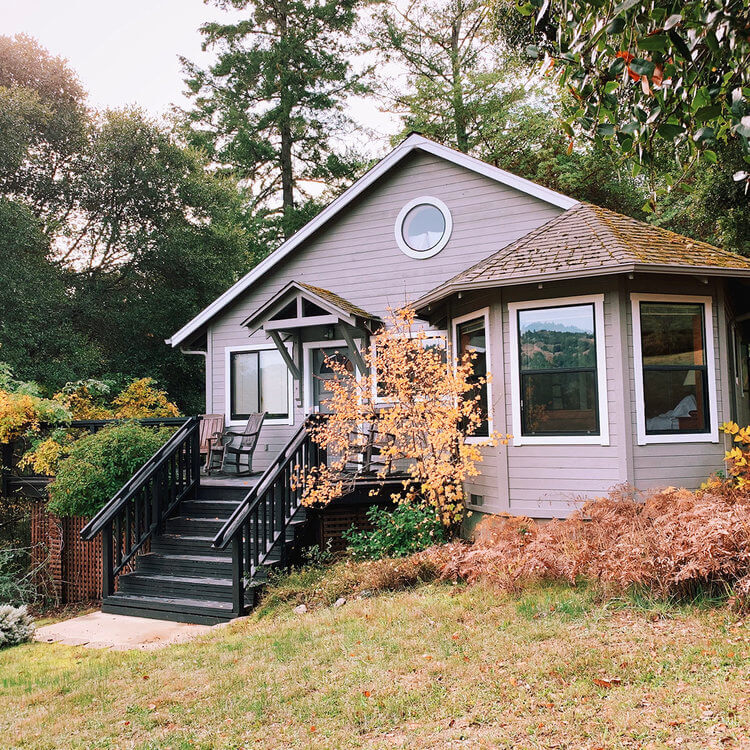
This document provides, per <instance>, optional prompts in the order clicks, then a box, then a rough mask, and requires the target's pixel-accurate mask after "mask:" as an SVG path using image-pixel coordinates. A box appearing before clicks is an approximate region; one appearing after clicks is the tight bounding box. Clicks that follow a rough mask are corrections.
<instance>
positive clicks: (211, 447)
mask: <svg viewBox="0 0 750 750" xmlns="http://www.w3.org/2000/svg"><path fill="white" fill-rule="evenodd" d="M222 432H224V415H223V414H203V415H202V417H201V428H200V444H201V447H200V452H201V457H202V458H203V467H204V469H205V470H206V474H210V473H211V468H212V466H211V464H212V463H213V460H214V453H215V449H216V446H217V445H219V444H220V441H219V436H220V435H221V433H222Z"/></svg>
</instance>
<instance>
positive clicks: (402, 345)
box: [300, 309, 510, 526]
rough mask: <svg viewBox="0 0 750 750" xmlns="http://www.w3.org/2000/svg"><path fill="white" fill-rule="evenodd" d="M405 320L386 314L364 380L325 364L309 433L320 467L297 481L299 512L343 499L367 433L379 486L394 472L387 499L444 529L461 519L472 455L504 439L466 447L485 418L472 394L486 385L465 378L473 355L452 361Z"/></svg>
mask: <svg viewBox="0 0 750 750" xmlns="http://www.w3.org/2000/svg"><path fill="white" fill-rule="evenodd" d="M414 319H415V315H414V311H413V310H409V309H404V310H399V311H397V312H395V313H391V314H390V316H389V317H388V320H387V321H386V325H385V327H384V328H383V329H381V330H380V331H379V332H378V333H376V334H375V335H374V336H373V337H372V342H371V345H370V347H369V348H368V349H367V350H366V351H365V352H364V353H363V356H364V359H365V364H366V365H367V369H368V370H369V372H368V373H367V374H364V375H360V376H357V374H356V373H355V372H353V371H352V368H351V364H350V363H349V362H348V360H346V359H345V358H343V357H337V356H335V355H334V356H331V357H329V358H328V360H327V364H328V366H329V367H330V368H331V370H332V371H333V373H334V377H333V380H331V381H328V382H327V384H326V385H327V387H328V389H329V391H330V394H331V395H330V398H329V399H328V400H327V401H326V403H325V404H324V406H325V408H326V410H327V411H328V412H330V414H328V415H326V417H325V418H323V419H320V420H318V421H316V422H315V423H314V424H313V426H312V427H311V432H312V439H313V440H314V441H315V442H316V443H318V445H320V446H321V447H322V448H324V449H325V450H326V451H327V454H328V463H327V465H320V466H316V467H313V469H312V470H310V471H309V472H308V474H307V476H306V477H304V478H300V481H301V482H302V483H303V484H304V486H305V492H304V498H303V502H304V503H305V504H308V505H312V504H323V505H325V504H327V503H329V502H330V501H331V500H332V499H334V498H335V497H338V496H340V495H342V494H343V493H344V492H345V491H346V488H347V486H348V485H349V484H350V483H351V481H352V478H353V475H352V469H351V467H352V464H353V462H352V457H353V454H354V453H357V452H358V448H360V447H362V446H363V445H364V443H365V442H366V441H367V440H368V435H370V434H371V433H372V431H373V430H375V431H376V433H375V434H376V435H377V438H376V440H377V445H378V449H379V454H380V468H379V470H378V472H377V475H378V476H379V477H380V478H384V477H385V475H386V473H387V471H388V468H389V467H395V468H398V469H399V470H400V471H401V472H403V473H404V481H403V487H402V491H401V492H397V493H394V494H393V495H392V497H393V500H394V501H395V502H410V503H421V504H424V505H426V506H427V507H431V508H434V510H435V511H436V513H437V515H438V516H439V518H440V519H441V521H442V522H443V524H444V525H445V526H454V525H455V524H457V523H458V522H460V520H461V518H462V516H463V512H464V507H465V498H464V490H463V483H464V482H465V481H466V480H468V479H470V478H471V477H474V476H476V475H477V474H478V473H479V470H478V468H477V464H478V463H479V462H480V461H481V460H482V451H481V449H482V447H483V446H489V445H497V444H498V443H499V442H501V443H503V444H507V442H508V438H509V437H510V436H509V435H503V436H500V435H497V434H492V435H489V436H488V437H486V438H483V439H477V440H472V441H471V442H467V440H466V438H467V437H469V436H473V435H475V433H476V432H477V430H478V429H479V427H480V426H481V425H482V424H483V423H484V422H485V419H486V415H485V414H483V413H482V410H481V407H480V401H481V399H480V393H479V389H480V388H481V387H482V386H483V385H484V384H485V383H486V379H483V378H482V379H476V378H472V362H473V359H474V357H475V356H476V355H473V354H472V353H468V354H467V355H465V356H464V357H462V358H461V359H460V361H454V358H453V357H452V355H451V351H450V347H449V345H448V343H447V342H446V344H445V347H440V346H434V345H431V344H434V339H433V338H432V337H428V334H427V333H425V332H424V331H421V330H415V326H414ZM487 378H489V375H488V376H487ZM354 472H355V473H356V467H355V469H354Z"/></svg>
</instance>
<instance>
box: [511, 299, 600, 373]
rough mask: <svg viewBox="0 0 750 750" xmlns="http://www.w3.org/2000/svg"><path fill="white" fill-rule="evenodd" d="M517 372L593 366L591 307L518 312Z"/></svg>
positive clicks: (592, 318) (592, 311)
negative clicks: (518, 367)
mask: <svg viewBox="0 0 750 750" xmlns="http://www.w3.org/2000/svg"><path fill="white" fill-rule="evenodd" d="M518 328H519V332H520V336H521V369H522V370H550V369H555V368H558V367H566V368H573V369H575V368H580V367H596V338H595V336H594V306H593V305H572V306H569V307H545V308H540V309H538V310H520V311H519V312H518Z"/></svg>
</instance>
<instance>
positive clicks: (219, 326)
mask: <svg viewBox="0 0 750 750" xmlns="http://www.w3.org/2000/svg"><path fill="white" fill-rule="evenodd" d="M422 195H430V196H433V197H436V198H439V199H440V200H442V201H444V202H445V203H446V204H447V205H448V207H449V209H450V211H451V214H452V217H453V232H452V235H451V239H450V241H449V242H448V244H447V246H446V247H445V248H444V249H443V250H442V251H441V252H440V253H438V254H437V255H435V256H434V257H432V258H429V259H425V260H416V259H412V258H408V257H406V256H405V255H404V254H403V253H402V252H401V251H400V250H399V249H398V246H397V245H396V241H395V238H394V224H395V221H396V217H397V216H398V213H399V211H400V210H401V208H402V207H403V206H404V204H405V203H407V202H408V201H410V200H412V199H413V198H417V197H419V196H422ZM559 213H560V209H559V208H557V207H555V206H551V205H549V204H547V203H545V202H543V201H541V200H539V199H536V198H533V197H531V196H528V195H526V194H524V193H521V192H519V191H517V190H515V189H513V188H509V187H506V186H504V185H501V184H499V183H497V182H494V181H493V180H490V179H489V178H487V177H484V176H482V175H479V174H476V173H474V172H471V171H469V170H466V169H464V168H462V167H459V166H457V165H455V164H452V163H449V162H446V161H443V160H441V159H439V158H437V157H434V156H432V155H428V154H424V153H420V154H417V155H415V156H413V157H411V158H410V159H409V160H408V161H405V162H404V163H402V165H400V166H399V167H398V168H396V169H395V170H394V171H393V172H392V173H391V174H389V175H387V176H385V177H384V178H383V179H381V180H380V181H379V182H378V183H377V184H376V185H375V186H373V188H372V189H371V190H370V191H368V193H366V194H365V195H364V196H362V197H361V198H360V199H359V200H358V201H357V202H355V203H354V204H352V205H351V206H350V207H349V208H348V209H347V211H345V212H344V213H343V215H341V216H339V217H338V218H337V219H335V220H333V221H332V222H330V223H329V224H328V225H326V227H325V228H324V229H322V230H321V231H320V232H319V233H318V234H317V235H316V236H314V237H312V238H311V239H310V240H308V242H307V243H306V244H305V245H304V246H302V247H300V248H298V249H297V250H296V251H295V252H294V253H293V254H292V256H291V257H290V258H289V259H287V260H286V261H284V262H282V263H281V264H280V265H279V266H277V267H276V268H275V269H273V270H272V271H271V272H269V274H268V275H267V276H266V277H264V278H263V279H262V280H261V281H260V282H259V283H258V284H256V285H255V286H254V287H252V288H251V289H249V290H248V291H247V293H245V294H244V295H243V296H242V298H241V299H240V300H238V301H237V302H236V303H235V304H234V305H233V306H232V307H230V308H229V309H227V310H225V311H224V312H223V313H222V314H221V315H220V316H218V317H217V318H216V319H215V320H214V321H213V322H212V324H211V326H210V330H209V336H208V347H209V358H210V360H211V365H210V367H208V368H207V371H208V372H209V373H210V375H211V380H210V382H209V384H208V386H209V388H208V391H209V393H208V394H207V395H208V399H207V405H208V406H207V408H208V410H209V411H216V412H224V411H225V385H224V383H225V354H224V353H225V348H226V347H230V346H238V345H242V344H245V343H249V342H252V343H265V342H266V339H265V336H264V335H263V334H262V333H261V334H255V335H254V336H253V337H252V339H248V337H247V331H246V329H244V328H243V327H242V325H241V323H242V321H243V320H244V319H245V318H246V317H247V316H248V315H249V314H250V313H252V312H253V311H254V310H256V309H257V308H258V307H260V305H262V304H263V303H264V302H266V301H267V300H268V299H270V298H271V297H272V296H273V295H274V294H275V293H276V292H277V291H278V290H279V289H281V288H282V287H283V286H284V285H285V284H286V283H287V282H289V281H290V280H296V281H306V282H308V283H311V284H314V285H316V286H320V287H324V288H326V289H329V290H330V291H332V292H335V293H336V294H338V295H340V296H342V297H343V298H344V299H347V300H349V301H350V302H353V303H354V304H356V305H359V306H360V307H362V308H364V309H365V310H367V311H368V312H370V313H374V314H376V315H381V316H382V315H384V314H385V313H386V312H387V309H388V308H389V307H394V308H395V307H399V306H402V305H403V304H404V303H405V302H407V301H411V300H414V299H416V298H418V297H419V296H420V295H422V294H424V293H426V292H428V291H429V290H431V289H433V288H434V287H435V286H437V285H438V284H440V283H442V282H443V281H445V280H447V279H449V278H451V277H452V276H454V275H456V274H457V273H458V272H459V271H462V270H464V269H466V268H467V267H469V266H470V265H472V264H473V263H475V262H476V261H478V260H480V259H481V258H484V257H486V256H488V255H490V254H491V253H493V252H495V251H497V250H498V249H500V248H502V247H504V246H505V245H506V244H508V243H509V242H512V241H514V240H516V239H518V238H519V237H521V236H523V235H524V234H526V233H528V232H529V231H531V230H532V229H534V228H535V227H537V226H540V225H541V224H543V223H544V222H546V221H548V220H549V219H551V218H552V217H554V216H556V215H557V214H559ZM295 357H299V352H295ZM295 389H296V396H297V398H296V399H295V402H296V414H295V423H296V424H299V420H300V418H301V414H302V407H301V404H302V393H301V392H300V390H299V385H298V384H296V385H295ZM294 429H295V428H294V426H287V425H279V426H276V425H273V426H267V427H265V428H264V430H263V433H262V435H261V439H260V441H259V447H258V452H257V453H256V465H257V466H258V468H262V467H263V466H264V465H265V464H266V463H267V462H268V460H270V459H271V458H272V457H273V455H274V454H275V452H276V451H278V450H279V449H280V448H281V447H283V445H284V444H285V442H286V441H287V440H288V438H289V437H290V435H291V434H292V432H293V430H294ZM494 490H495V493H496V492H497V487H496V486H495V488H494Z"/></svg>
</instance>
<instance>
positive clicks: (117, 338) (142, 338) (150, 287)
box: [63, 110, 252, 412]
mask: <svg viewBox="0 0 750 750" xmlns="http://www.w3.org/2000/svg"><path fill="white" fill-rule="evenodd" d="M90 140H91V148H90V150H89V152H88V153H87V154H86V155H85V159H86V164H87V169H86V170H85V171H84V173H83V174H82V175H81V178H80V183H79V184H80V190H79V195H80V205H81V211H82V215H83V216H84V217H85V219H86V220H85V222H79V223H77V224H75V225H72V226H70V227H69V228H68V229H67V235H68V242H67V244H66V252H65V255H64V256H63V257H64V260H65V262H66V264H68V266H69V267H70V268H71V284H72V287H73V290H74V296H75V299H76V321H77V325H78V326H79V327H80V329H81V330H83V331H85V332H86V334H87V335H88V337H89V338H90V339H91V340H92V341H94V342H96V345H97V347H98V348H99V351H100V363H99V367H98V368H97V369H96V370H95V371H93V372H92V371H89V372H84V373H81V374H80V375H79V376H78V377H79V378H81V377H86V376H88V377H91V376H94V377H103V376H107V375H110V376H111V375H115V374H118V375H122V376H124V377H127V378H134V377H144V376H148V377H153V378H155V379H156V380H157V381H158V382H159V383H161V384H162V385H164V386H165V387H166V388H167V389H168V391H169V392H170V393H172V394H174V395H175V397H176V398H177V399H178V401H179V404H180V406H181V408H182V409H183V410H186V411H188V412H195V411H200V410H201V409H202V402H203V385H202V380H203V374H202V364H203V363H202V362H201V361H199V360H198V359H197V358H193V357H185V355H184V354H182V353H180V352H179V351H175V350H172V349H170V348H168V347H167V346H166V345H165V344H164V339H166V338H167V337H169V335H171V334H172V333H173V332H174V330H175V328H177V327H179V326H180V325H181V324H182V323H183V322H184V321H187V320H189V319H190V318H191V317H192V316H193V315H195V314H196V313H197V312H198V311H200V310H201V309H202V308H203V307H205V306H206V305H207V304H209V303H210V302H211V301H212V300H213V299H215V298H216V297H217V296H218V295H219V294H221V292H223V291H224V290H225V289H226V288H227V287H229V286H230V285H231V284H232V283H233V282H234V281H236V280H237V278H239V276H240V275H241V274H242V273H244V272H245V271H246V270H247V269H248V268H249V267H250V265H251V263H252V259H251V258H250V257H249V251H248V247H249V240H248V229H247V226H246V224H247V215H246V210H245V207H244V205H243V200H242V195H241V192H240V191H238V189H237V185H236V183H235V182H234V180H233V179H231V177H228V176H221V175H214V174H212V173H210V172H209V171H207V169H206V162H205V159H204V157H203V155H202V154H200V153H199V152H197V151H195V150H193V149H190V148H184V147H183V146H181V145H180V144H178V143H177V142H176V141H175V139H174V138H173V136H172V135H171V134H170V133H169V132H168V131H167V130H165V129H164V128H163V127H161V126H159V125H157V124H156V123H154V122H152V121H150V120H149V119H148V118H147V117H146V116H145V115H144V114H143V113H141V112H139V111H137V110H126V111H120V112H108V113H106V114H105V115H103V116H102V117H101V118H100V119H99V120H98V121H97V123H96V124H95V127H94V128H93V131H92V137H91V139H90ZM102 311H107V314H104V315H103V314H102ZM120 379H122V378H120Z"/></svg>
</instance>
